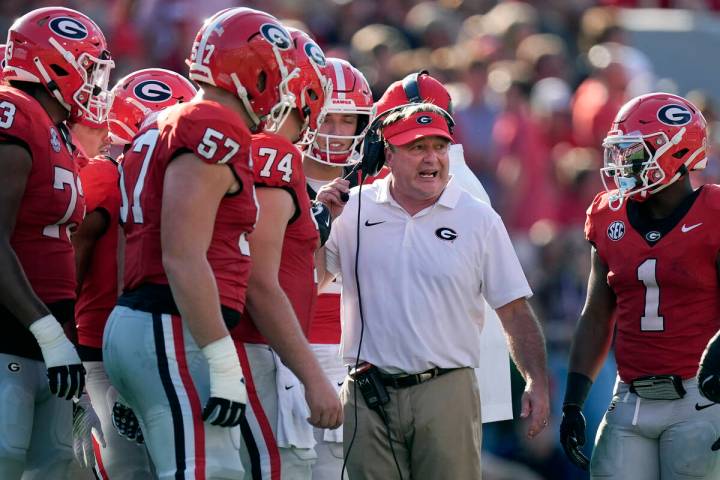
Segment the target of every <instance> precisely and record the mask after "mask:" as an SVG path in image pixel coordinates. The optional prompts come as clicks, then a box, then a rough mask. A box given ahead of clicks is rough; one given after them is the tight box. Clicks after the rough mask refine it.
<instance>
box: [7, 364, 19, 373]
mask: <svg viewBox="0 0 720 480" xmlns="http://www.w3.org/2000/svg"><path fill="white" fill-rule="evenodd" d="M8 370H10V371H11V372H14V373H17V372H19V371H20V364H19V363H17V362H10V363H8Z"/></svg>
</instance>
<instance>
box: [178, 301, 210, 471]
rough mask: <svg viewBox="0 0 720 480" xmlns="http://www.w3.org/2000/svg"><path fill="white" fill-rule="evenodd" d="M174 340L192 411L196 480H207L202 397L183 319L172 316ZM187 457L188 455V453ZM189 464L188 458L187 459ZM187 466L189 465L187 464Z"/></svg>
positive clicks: (181, 376)
mask: <svg viewBox="0 0 720 480" xmlns="http://www.w3.org/2000/svg"><path fill="white" fill-rule="evenodd" d="M172 329H173V340H174V342H175V355H176V357H177V363H178V371H179V372H180V378H181V379H182V382H183V386H184V387H185V392H186V393H187V396H188V400H189V402H190V409H191V411H192V423H193V430H194V435H193V437H194V438H195V479H196V480H205V425H204V424H203V420H202V408H201V406H200V397H199V396H198V393H197V390H195V384H194V383H193V381H192V377H191V376H190V370H189V369H188V365H187V359H186V357H185V339H184V338H183V325H182V318H180V317H177V316H175V315H173V316H172ZM186 455H187V453H186ZM186 462H187V457H186ZM186 465H187V463H186Z"/></svg>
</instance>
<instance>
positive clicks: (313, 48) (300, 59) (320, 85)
mask: <svg viewBox="0 0 720 480" xmlns="http://www.w3.org/2000/svg"><path fill="white" fill-rule="evenodd" d="M288 31H289V32H290V37H291V38H292V40H293V44H294V45H295V58H296V64H297V66H298V68H299V69H300V72H299V75H298V76H297V77H295V78H294V79H293V80H292V81H291V82H290V91H291V92H292V93H293V94H294V95H295V105H296V107H297V110H298V113H299V114H300V120H302V122H303V132H304V133H303V136H302V138H301V140H300V141H299V142H298V143H300V144H302V145H310V144H311V143H312V142H313V140H314V139H315V135H316V134H317V129H318V128H319V127H320V124H322V122H323V120H324V119H325V102H326V101H327V99H329V98H330V95H331V94H332V88H333V87H332V83H331V82H330V81H329V80H328V78H327V77H326V71H325V68H326V65H327V62H326V60H325V54H324V53H323V51H322V49H321V48H320V47H319V46H318V45H317V43H315V41H314V40H313V39H312V38H310V36H309V35H308V34H307V33H305V32H303V31H302V30H298V29H296V28H288Z"/></svg>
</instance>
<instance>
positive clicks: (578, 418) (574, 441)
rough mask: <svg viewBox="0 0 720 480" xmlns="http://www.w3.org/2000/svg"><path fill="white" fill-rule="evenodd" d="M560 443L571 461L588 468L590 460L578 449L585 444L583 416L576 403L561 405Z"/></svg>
mask: <svg viewBox="0 0 720 480" xmlns="http://www.w3.org/2000/svg"><path fill="white" fill-rule="evenodd" d="M560 443H561V444H562V447H563V450H565V455H567V457H568V458H569V459H570V461H571V462H572V463H574V464H575V465H577V466H578V467H580V468H582V469H583V470H587V469H588V465H589V463H590V462H589V460H588V458H587V457H586V456H585V454H584V453H583V452H582V450H580V447H582V446H583V445H585V416H583V413H582V410H581V409H580V407H578V406H577V405H565V406H563V418H562V423H561V424H560Z"/></svg>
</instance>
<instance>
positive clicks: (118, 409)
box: [112, 397, 145, 445]
mask: <svg viewBox="0 0 720 480" xmlns="http://www.w3.org/2000/svg"><path fill="white" fill-rule="evenodd" d="M112 423H113V426H114V427H115V430H117V432H118V434H119V435H120V436H121V437H125V438H126V439H128V440H132V441H134V442H135V443H138V444H140V445H142V444H143V443H145V437H144V436H143V433H142V429H141V428H140V422H139V421H138V419H137V417H136V416H135V412H133V411H132V408H130V407H129V406H127V405H126V404H125V401H124V400H123V399H122V397H118V399H117V401H116V402H115V405H113V411H112Z"/></svg>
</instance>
